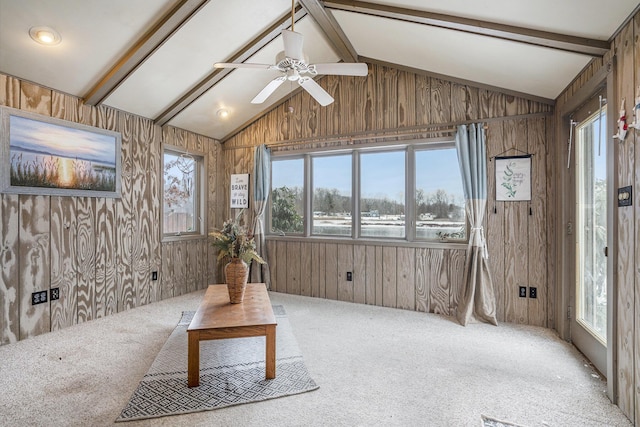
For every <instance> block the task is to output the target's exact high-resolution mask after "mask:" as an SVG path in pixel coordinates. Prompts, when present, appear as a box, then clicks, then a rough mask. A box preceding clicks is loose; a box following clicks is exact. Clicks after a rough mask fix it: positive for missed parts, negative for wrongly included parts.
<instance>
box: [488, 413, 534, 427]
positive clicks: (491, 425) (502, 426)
mask: <svg viewBox="0 0 640 427" xmlns="http://www.w3.org/2000/svg"><path fill="white" fill-rule="evenodd" d="M482 427H524V426H522V425H520V424H513V423H510V422H507V421H501V420H497V419H495V418H491V417H487V416H486V415H482Z"/></svg>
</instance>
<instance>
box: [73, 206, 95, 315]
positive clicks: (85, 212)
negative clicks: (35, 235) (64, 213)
mask: <svg viewBox="0 0 640 427" xmlns="http://www.w3.org/2000/svg"><path fill="white" fill-rule="evenodd" d="M76 206H77V214H78V222H77V224H78V226H77V227H78V234H77V244H76V260H77V261H76V263H77V266H78V276H77V277H78V323H83V322H86V321H89V320H92V319H94V318H95V317H96V315H95V310H96V309H95V307H96V300H95V286H96V283H95V273H96V265H95V251H96V242H95V236H96V231H95V228H94V225H95V209H96V206H95V199H94V198H92V197H78V198H77V205H76Z"/></svg>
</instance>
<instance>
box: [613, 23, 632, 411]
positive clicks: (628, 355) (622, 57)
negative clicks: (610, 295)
mask: <svg viewBox="0 0 640 427" xmlns="http://www.w3.org/2000/svg"><path fill="white" fill-rule="evenodd" d="M615 45H616V49H617V55H616V56H617V58H618V66H617V74H618V75H617V86H618V87H617V88H616V92H617V94H618V96H619V98H618V99H617V100H616V103H615V104H617V105H615V104H614V108H613V114H617V111H618V108H619V105H620V102H621V100H622V99H625V100H626V105H627V112H629V106H630V105H631V102H630V100H632V99H634V95H635V93H634V89H635V88H634V66H635V63H634V52H633V46H634V43H633V26H632V25H628V26H626V27H625V28H624V29H623V30H622V31H621V32H620V34H619V35H618V37H616V39H615ZM627 114H629V113H627ZM632 139H633V132H631V134H630V135H629V136H627V139H626V140H625V141H624V142H622V143H619V145H618V159H617V161H618V187H624V186H627V185H632V184H633V183H634V181H635V179H634V174H635V168H634V166H635V165H634V159H635V155H634V148H635V147H634V145H633V140H632ZM615 141H616V144H618V140H615ZM617 214H618V238H617V241H618V259H617V264H618V406H620V409H621V410H622V412H623V413H624V414H625V415H626V416H627V417H628V418H629V419H631V420H633V419H635V396H636V393H635V388H636V386H635V384H634V382H635V375H634V327H635V322H634V319H635V317H636V315H637V313H634V310H635V307H634V302H633V301H634V299H635V298H636V295H634V292H635V289H634V278H635V274H634V265H633V264H634V262H633V261H634V260H635V242H634V241H633V238H634V236H635V227H634V225H635V224H634V218H633V209H630V208H622V209H617Z"/></svg>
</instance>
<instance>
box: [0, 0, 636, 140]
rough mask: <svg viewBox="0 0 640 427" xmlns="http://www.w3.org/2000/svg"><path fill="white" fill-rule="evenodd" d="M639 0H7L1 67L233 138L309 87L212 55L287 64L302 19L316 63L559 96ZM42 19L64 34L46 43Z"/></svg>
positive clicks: (2, 3) (2, 1)
mask: <svg viewBox="0 0 640 427" xmlns="http://www.w3.org/2000/svg"><path fill="white" fill-rule="evenodd" d="M637 9H638V1H637V0H616V1H610V0H561V1H559V0H536V1H531V0H476V1H468V0H387V1H378V0H373V1H371V0H369V1H367V2H363V1H350V0H325V1H322V0H299V1H296V2H295V4H294V10H293V13H292V3H291V0H234V1H230V0H144V1H142V0H108V1H105V0H55V1H42V0H20V1H17V0H0V72H1V73H5V74H9V75H12V76H15V77H19V78H21V79H25V80H29V81H33V82H36V83H39V84H41V85H44V86H47V87H50V88H53V89H56V90H59V91H62V92H66V93H69V94H71V95H75V96H79V97H82V98H84V99H85V100H86V102H87V103H89V104H100V103H103V104H105V105H108V106H111V107H115V108H118V109H120V110H123V111H127V112H130V113H134V114H138V115H141V116H144V117H148V118H151V119H153V120H155V121H156V122H157V123H158V124H160V125H164V124H169V125H172V126H177V127H180V128H183V129H186V130H189V131H192V132H196V133H199V134H203V135H206V136H209V137H213V138H216V139H221V140H224V139H225V138H227V137H229V136H231V135H233V134H234V133H235V132H237V131H238V130H240V129H241V128H242V127H244V126H246V125H247V124H248V123H250V122H251V121H252V120H254V119H255V118H257V117H259V116H260V115H261V114H263V113H264V112H266V111H268V110H269V109H271V108H272V107H273V106H274V105H276V104H279V103H280V102H281V101H282V100H283V99H286V98H287V97H288V96H289V94H290V92H291V91H294V90H299V88H298V85H297V84H294V82H290V81H287V82H285V83H284V84H282V85H281V86H280V87H279V88H278V89H277V90H276V91H275V92H274V93H273V94H272V95H271V96H270V97H269V98H268V99H267V100H266V101H265V102H264V103H262V104H252V103H251V102H250V101H251V100H252V99H253V97H254V96H255V95H256V94H257V93H258V92H260V91H261V90H262V88H263V87H265V86H266V85H267V84H268V83H269V82H270V81H271V80H273V79H274V78H276V77H278V76H280V72H279V71H277V70H269V69H215V68H214V67H213V64H214V63H215V62H249V63H260V64H274V63H275V58H276V55H277V54H278V52H280V51H281V50H283V41H282V36H281V35H280V34H281V30H283V29H290V27H291V22H292V19H293V20H294V25H295V28H294V29H295V31H296V32H299V33H301V34H303V35H304V52H305V54H306V56H308V58H309V62H310V63H314V64H315V63H334V62H365V63H379V64H385V65H389V66H393V67H398V68H400V69H406V70H412V71H416V72H420V73H426V74H429V75H433V76H436V77H444V78H448V79H451V80H454V81H459V82H465V83H469V84H472V85H476V86H480V87H487V88H492V89H497V90H501V91H503V92H506V93H512V94H516V95H520V96H524V97H527V98H530V99H535V100H540V101H547V102H552V100H553V99H555V98H556V97H557V96H558V95H559V94H560V92H561V91H562V90H563V89H564V88H565V87H566V86H567V84H569V83H570V82H571V80H572V79H573V78H574V77H575V76H576V75H577V74H578V73H579V72H580V70H582V68H583V67H584V66H585V65H587V64H588V63H589V61H590V60H591V59H592V58H593V57H598V56H602V55H603V54H604V53H605V52H606V51H607V50H608V48H609V45H610V39H611V37H612V36H613V35H614V34H615V33H616V31H617V29H618V28H620V26H621V25H622V24H623V23H624V22H625V21H626V19H628V18H629V17H630V16H631V15H632V14H633V13H634V11H636V10H637ZM37 26H48V27H51V28H53V29H55V30H56V31H57V32H59V33H60V35H61V37H62V41H61V43H59V44H57V45H55V46H43V45H40V44H37V43H35V42H34V41H33V40H31V38H30V36H29V30H30V28H32V27H37ZM359 78H365V77H359ZM319 83H320V85H322V80H319ZM220 110H226V111H228V113H229V114H228V116H227V117H221V116H220V115H219V114H218V111H220Z"/></svg>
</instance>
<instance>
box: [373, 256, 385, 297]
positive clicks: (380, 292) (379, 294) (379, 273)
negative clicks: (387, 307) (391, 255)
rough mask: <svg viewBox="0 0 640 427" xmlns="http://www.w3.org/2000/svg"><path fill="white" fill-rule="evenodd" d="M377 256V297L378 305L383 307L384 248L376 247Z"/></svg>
mask: <svg viewBox="0 0 640 427" xmlns="http://www.w3.org/2000/svg"><path fill="white" fill-rule="evenodd" d="M375 248H376V256H375V264H376V265H375V279H376V285H375V290H376V293H375V297H376V305H379V306H381V305H382V304H383V289H384V276H383V275H384V269H383V258H382V254H383V251H382V246H376V247H375Z"/></svg>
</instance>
